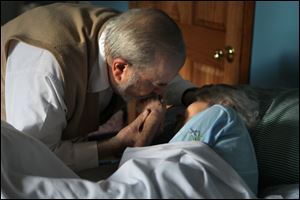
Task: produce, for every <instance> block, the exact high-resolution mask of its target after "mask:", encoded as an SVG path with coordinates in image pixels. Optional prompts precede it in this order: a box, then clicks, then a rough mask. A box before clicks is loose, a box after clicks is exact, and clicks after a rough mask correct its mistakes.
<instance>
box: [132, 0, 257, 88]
mask: <svg viewBox="0 0 300 200" xmlns="http://www.w3.org/2000/svg"><path fill="white" fill-rule="evenodd" d="M253 6H254V3H253V2H242V1H240V2H239V1H232V2H231V1H161V2H160V1H140V2H137V1H134V2H130V8H147V7H148V8H149V7H150V8H157V9H161V10H163V11H164V12H166V13H167V14H168V15H169V16H170V17H171V18H173V19H174V20H175V21H176V23H177V24H178V25H179V27H180V28H181V30H182V33H183V36H184V40H185V44H186V48H187V59H186V62H185V64H184V66H183V68H182V69H181V71H180V74H181V75H182V76H183V77H184V78H185V79H188V80H190V81H192V82H193V83H195V84H196V85H197V86H201V85H204V84H208V83H221V82H222V83H228V84H239V83H247V82H248V68H249V61H248V62H247V61H246V62H245V60H249V59H250V44H249V41H245V43H244V46H243V38H245V39H247V40H249V39H251V36H250V37H249V34H250V35H251V32H252V31H248V32H245V31H244V30H245V28H247V30H252V18H253V14H252V13H253ZM245 11H247V12H246V13H247V18H245V17H244V14H245ZM249 21H250V23H249ZM245 22H247V23H245ZM245 24H246V25H247V26H248V27H245ZM246 34H247V37H245V36H246ZM246 44H247V45H246ZM227 46H231V47H233V48H234V57H233V60H232V61H230V60H227V54H226V51H225V48H226V47H227ZM243 48H244V49H243ZM247 48H248V49H247ZM218 49H219V50H222V51H223V54H224V55H223V57H222V58H221V59H215V58H214V54H215V51H216V50H218ZM242 51H243V57H241V55H242V54H241V52H242ZM242 61H243V62H242ZM241 63H243V64H246V66H245V65H243V66H241ZM241 73H243V74H241ZM241 77H242V78H243V79H241Z"/></svg>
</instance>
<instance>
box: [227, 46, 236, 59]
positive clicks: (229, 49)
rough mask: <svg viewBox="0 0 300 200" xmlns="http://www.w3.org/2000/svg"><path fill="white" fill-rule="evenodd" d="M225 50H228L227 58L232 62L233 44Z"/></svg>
mask: <svg viewBox="0 0 300 200" xmlns="http://www.w3.org/2000/svg"><path fill="white" fill-rule="evenodd" d="M225 51H226V58H227V61H228V62H232V61H233V59H234V53H235V51H234V48H233V47H231V46H227V47H225Z"/></svg>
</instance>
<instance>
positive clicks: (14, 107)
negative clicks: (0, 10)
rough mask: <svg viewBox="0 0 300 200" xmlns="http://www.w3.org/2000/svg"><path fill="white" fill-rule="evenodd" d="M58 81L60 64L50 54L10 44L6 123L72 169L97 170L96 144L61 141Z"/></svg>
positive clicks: (62, 125)
mask: <svg viewBox="0 0 300 200" xmlns="http://www.w3.org/2000/svg"><path fill="white" fill-rule="evenodd" d="M61 80H62V78H61V74H60V71H59V64H58V62H57V60H56V59H55V57H54V56H53V55H52V54H51V53H50V52H49V51H47V50H44V49H41V48H37V47H34V46H31V45H28V44H25V43H23V42H17V43H12V44H11V46H10V52H9V56H8V59H7V69H6V85H5V98H6V115H7V116H6V117H7V122H8V123H10V124H12V125H13V126H14V127H15V128H17V129H18V130H20V131H22V132H24V133H25V134H28V135H31V136H33V137H35V138H37V139H39V140H41V141H42V142H43V143H45V144H46V145H47V146H48V147H49V148H50V149H51V150H53V151H54V152H55V153H56V154H57V156H58V157H60V158H61V159H62V160H63V161H64V162H65V163H66V164H67V165H68V166H70V167H71V168H72V169H74V170H76V171H79V170H83V169H87V168H92V167H96V166H97V165H98V153H97V145H96V142H88V143H73V142H72V141H62V140H61V134H62V131H63V129H64V128H65V127H66V125H67V121H66V112H67V107H66V105H65V102H64V90H63V84H62V81H61Z"/></svg>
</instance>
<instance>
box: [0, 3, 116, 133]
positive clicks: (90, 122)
mask: <svg viewBox="0 0 300 200" xmlns="http://www.w3.org/2000/svg"><path fill="white" fill-rule="evenodd" d="M115 15H117V12H116V11H114V10H111V9H107V8H99V7H93V6H89V5H78V4H63V3H58V4H51V5H49V6H43V7H38V8H35V9H32V10H30V11H28V12H26V13H24V14H22V15H20V16H19V17H17V18H15V19H14V20H12V21H10V22H8V23H7V24H5V25H4V26H2V27H1V120H5V116H6V115H5V102H4V101H5V98H4V94H5V91H4V89H5V71H6V59H7V53H8V48H9V43H10V42H11V41H12V40H18V41H22V42H25V43H28V44H30V45H34V46H37V47H40V48H44V49H47V50H48V51H50V52H51V53H52V54H53V55H54V56H55V58H56V59H57V61H58V63H59V65H60V69H61V74H62V77H63V86H64V94H65V97H64V98H65V103H66V106H67V109H68V112H67V115H66V119H67V123H68V124H67V127H66V128H65V130H64V132H63V134H62V139H71V138H74V137H77V136H82V135H84V134H86V133H88V132H89V131H94V130H96V129H97V126H98V125H99V113H98V112H97V110H98V108H97V103H96V102H97V101H98V99H97V98H98V95H97V94H91V95H89V94H87V87H88V80H89V74H90V69H91V66H92V65H93V64H95V62H97V59H98V38H99V35H100V33H101V31H102V29H103V24H104V23H105V22H106V21H107V20H108V19H109V18H111V17H113V16H115ZM101 28H102V29H101ZM24 117H26V116H24Z"/></svg>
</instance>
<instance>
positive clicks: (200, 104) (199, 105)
mask: <svg viewBox="0 0 300 200" xmlns="http://www.w3.org/2000/svg"><path fill="white" fill-rule="evenodd" d="M207 107H208V103H207V102H204V101H196V102H194V103H192V104H190V105H189V106H188V107H187V109H186V111H185V116H184V124H185V123H186V122H187V121H188V120H190V119H191V118H192V117H193V116H194V115H196V114H197V113H199V112H201V111H203V110H204V109H206V108H207Z"/></svg>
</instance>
